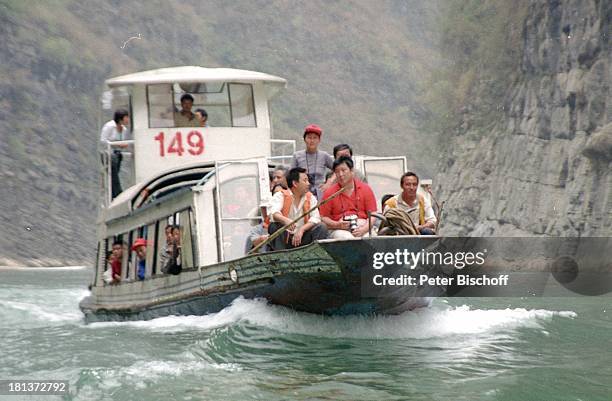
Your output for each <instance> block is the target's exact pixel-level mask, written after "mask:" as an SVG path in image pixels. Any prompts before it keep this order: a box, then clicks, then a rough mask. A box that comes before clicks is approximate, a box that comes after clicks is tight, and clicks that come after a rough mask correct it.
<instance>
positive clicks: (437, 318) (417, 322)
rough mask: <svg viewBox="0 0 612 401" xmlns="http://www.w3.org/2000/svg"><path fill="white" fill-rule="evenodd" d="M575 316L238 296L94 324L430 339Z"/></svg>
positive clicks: (166, 329) (536, 325)
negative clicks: (330, 313) (292, 305)
mask: <svg viewBox="0 0 612 401" xmlns="http://www.w3.org/2000/svg"><path fill="white" fill-rule="evenodd" d="M556 316H558V317H562V318H574V317H576V313H575V312H571V311H549V310H542V309H531V310H529V309H524V308H516V309H491V310H487V309H472V308H471V307H469V306H465V305H464V306H459V307H451V306H448V305H446V304H444V303H443V302H434V306H432V307H431V308H423V309H420V310H416V311H413V312H407V313H404V314H402V315H398V316H344V317H338V316H334V317H327V316H319V315H312V314H307V313H301V312H296V311H293V310H290V309H287V308H284V307H280V306H275V305H270V304H268V303H267V302H266V301H265V300H262V299H257V300H247V299H244V298H238V299H236V300H235V301H234V302H233V303H232V304H231V305H230V306H229V307H227V308H225V309H223V310H222V311H220V312H219V313H214V314H210V315H206V316H168V317H162V318H157V319H153V320H150V321H135V322H104V323H93V324H91V325H90V326H91V327H92V328H95V327H111V326H131V327H136V328H142V329H147V330H153V331H161V332H178V331H193V330H203V331H209V330H213V329H216V328H220V327H225V326H231V325H235V324H246V325H253V326H259V327H264V328H266V329H268V330H274V331H277V332H281V333H290V334H301V335H310V336H317V337H326V338H364V339H366V338H367V339H404V338H413V339H426V338H436V337H449V336H453V335H465V334H480V333H483V334H484V333H494V332H502V331H512V330H516V329H519V328H522V327H527V328H536V329H538V328H542V327H543V326H542V323H544V322H546V321H550V320H551V319H553V318H554V317H556Z"/></svg>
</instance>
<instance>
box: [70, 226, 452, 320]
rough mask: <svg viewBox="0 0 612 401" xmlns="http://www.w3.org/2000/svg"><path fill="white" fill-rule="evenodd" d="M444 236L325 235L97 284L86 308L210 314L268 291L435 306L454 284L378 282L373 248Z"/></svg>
mask: <svg viewBox="0 0 612 401" xmlns="http://www.w3.org/2000/svg"><path fill="white" fill-rule="evenodd" d="M436 241H437V239H436V238H423V237H378V238H371V239H357V240H342V241H339V240H333V241H332V240H327V241H321V242H317V243H313V244H310V245H308V246H305V247H301V248H296V249H293V250H289V251H278V252H269V253H264V254H258V255H253V256H248V257H244V258H241V259H237V260H233V261H229V262H224V263H219V264H216V265H213V266H205V267H201V268H199V269H193V270H190V271H184V272H183V273H181V274H180V275H178V276H167V275H160V276H155V277H153V278H151V279H148V280H145V281H136V282H129V283H122V284H121V285H116V286H112V285H106V286H103V287H94V288H92V294H91V296H89V297H87V298H85V299H84V300H83V301H82V302H81V304H80V307H81V310H82V311H83V313H84V314H85V319H86V321H87V322H95V321H109V320H110V321H123V320H148V319H153V318H157V317H161V316H168V315H204V314H208V313H214V312H218V311H220V310H221V309H223V308H225V307H226V306H228V305H229V304H231V303H232V302H233V301H234V300H235V299H236V298H238V297H244V298H247V299H254V298H265V299H267V300H268V301H269V302H270V303H272V304H275V305H282V306H286V307H289V308H292V309H295V310H297V311H302V312H309V313H316V314H323V315H352V314H399V313H403V312H405V311H409V310H413V309H416V308H420V307H426V306H428V305H429V304H430V303H431V299H432V297H435V296H440V295H443V294H444V291H445V290H446V288H445V287H441V286H427V285H426V286H407V285H404V286H397V287H393V288H389V287H385V288H374V287H373V286H372V285H371V277H372V274H373V273H374V271H373V269H372V255H374V253H376V252H393V251H395V250H396V249H408V250H409V251H415V252H416V251H418V250H421V249H423V248H431V247H432V246H435V244H436ZM400 268H403V267H401V266H400ZM424 269H426V270H427V271H425V270H424ZM432 269H435V267H426V268H425V267H423V268H416V269H413V270H410V271H411V274H413V275H417V274H420V273H424V272H427V273H429V274H431V270H432ZM404 270H405V271H407V269H404Z"/></svg>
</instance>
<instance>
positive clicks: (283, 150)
mask: <svg viewBox="0 0 612 401" xmlns="http://www.w3.org/2000/svg"><path fill="white" fill-rule="evenodd" d="M294 153H295V141H294V140H293V139H270V154H271V156H270V157H269V158H268V160H270V161H275V162H278V163H280V164H284V165H289V164H291V159H292V157H293V154H294Z"/></svg>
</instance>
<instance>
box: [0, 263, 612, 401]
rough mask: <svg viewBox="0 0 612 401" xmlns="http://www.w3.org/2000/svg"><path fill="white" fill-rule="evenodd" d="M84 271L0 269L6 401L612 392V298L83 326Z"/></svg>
mask: <svg viewBox="0 0 612 401" xmlns="http://www.w3.org/2000/svg"><path fill="white" fill-rule="evenodd" d="M90 276H91V269H89V268H55V269H44V268H42V269H41V268H28V269H4V270H0V333H1V334H2V341H1V342H0V380H2V379H5V380H6V379H20V380H22V379H32V380H50V379H55V380H68V381H69V386H70V393H69V395H68V396H64V397H63V398H62V397H59V396H49V395H47V396H28V397H21V398H20V397H18V396H2V395H0V399H7V400H17V399H25V400H33V399H41V400H52V399H69V400H73V399H74V400H173V399H177V400H253V399H255V400H287V399H299V400H314V399H323V400H585V401H586V400H589V401H591V400H612V305H611V303H610V300H611V299H612V298H610V297H574V298H532V299H521V298H503V299H502V298H469V299H465V298H464V299H460V298H449V299H436V300H435V301H434V303H433V305H432V307H431V308H428V309H424V310H420V311H418V312H411V313H405V314H403V315H400V316H388V317H380V316H379V317H364V316H361V317H359V316H357V317H338V318H336V317H334V318H330V317H322V316H315V315H309V314H304V313H297V312H294V311H291V310H288V309H285V308H282V307H277V306H272V305H268V304H266V302H265V301H262V300H245V299H238V300H236V301H235V302H234V303H233V304H232V305H231V306H229V307H227V308H226V309H224V310H222V311H221V312H219V313H216V314H212V315H208V316H197V317H196V316H186V317H165V318H159V319H155V320H152V321H147V322H129V323H95V324H91V325H85V324H84V323H83V320H82V315H81V314H80V311H79V309H78V302H79V300H80V299H82V298H83V297H85V296H86V295H87V289H86V287H87V284H88V282H89V279H90Z"/></svg>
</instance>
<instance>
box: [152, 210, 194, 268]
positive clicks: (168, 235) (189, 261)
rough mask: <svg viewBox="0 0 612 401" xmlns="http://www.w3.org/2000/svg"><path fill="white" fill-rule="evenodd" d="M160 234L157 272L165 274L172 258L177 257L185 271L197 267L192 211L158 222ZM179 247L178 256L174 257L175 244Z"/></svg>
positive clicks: (158, 238) (158, 235)
mask: <svg viewBox="0 0 612 401" xmlns="http://www.w3.org/2000/svg"><path fill="white" fill-rule="evenodd" d="M157 224H158V227H159V228H158V234H157V243H158V244H159V245H158V246H157V247H156V248H155V249H157V262H156V271H157V273H158V274H164V272H165V270H166V268H167V267H168V266H169V264H171V263H172V259H171V258H172V257H177V259H176V263H177V264H178V265H180V266H181V267H182V268H183V269H189V268H193V267H195V262H194V256H193V255H194V251H193V249H194V246H193V244H194V241H193V237H192V233H193V232H194V229H193V227H192V226H193V218H192V212H191V210H183V211H180V212H176V213H174V214H173V215H172V216H168V217H166V218H164V219H162V220H159V221H158V222H157ZM175 243H176V244H177V245H178V255H176V256H173V251H174V244H175Z"/></svg>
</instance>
